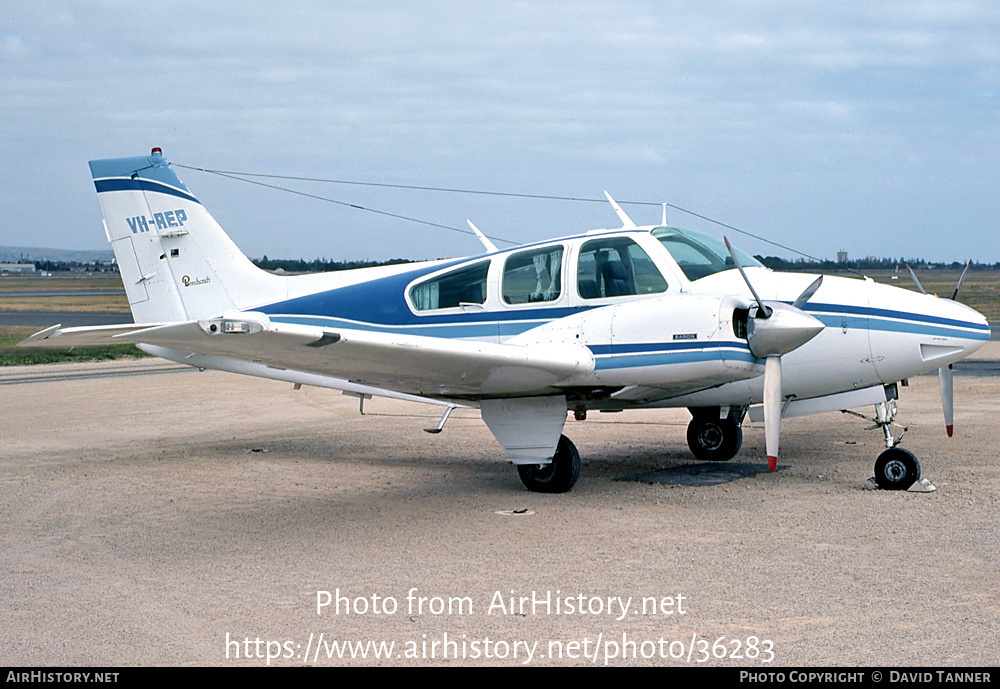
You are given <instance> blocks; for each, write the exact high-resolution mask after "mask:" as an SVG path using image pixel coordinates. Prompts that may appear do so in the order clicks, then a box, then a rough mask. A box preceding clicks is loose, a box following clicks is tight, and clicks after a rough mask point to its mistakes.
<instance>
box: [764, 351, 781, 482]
mask: <svg viewBox="0 0 1000 689" xmlns="http://www.w3.org/2000/svg"><path fill="white" fill-rule="evenodd" d="M780 437H781V357H780V356H769V357H767V359H765V360H764V447H765V448H766V450H767V468H768V469H770V470H771V471H777V470H778V441H779V439H780Z"/></svg>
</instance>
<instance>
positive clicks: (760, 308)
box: [722, 237, 771, 318]
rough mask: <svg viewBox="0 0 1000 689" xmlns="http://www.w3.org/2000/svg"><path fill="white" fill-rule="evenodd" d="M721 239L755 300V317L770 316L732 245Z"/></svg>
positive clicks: (727, 239)
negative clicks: (756, 314)
mask: <svg viewBox="0 0 1000 689" xmlns="http://www.w3.org/2000/svg"><path fill="white" fill-rule="evenodd" d="M722 239H723V240H724V241H725V242H726V248H727V249H729V255H730V256H732V257H733V263H734V264H736V269H737V270H739V271H740V275H742V276H743V282H745V283H747V287H749V288H750V294H752V295H753V298H754V299H755V300H756V301H757V307H758V311H757V313H758V314H759V315H758V316H757V318H770V316H771V309H769V308H768V307H766V306H764V302H763V301H762V300H761V298H760V297H759V296H758V295H757V290H755V289H754V288H753V285H751V284H750V278H748V277H747V274H746V271H745V270H743V264H742V263H740V259H739V257H737V256H736V252H735V251H733V245H732V244H730V243H729V238H728V237H723V238H722Z"/></svg>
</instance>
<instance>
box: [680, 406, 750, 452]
mask: <svg viewBox="0 0 1000 689" xmlns="http://www.w3.org/2000/svg"><path fill="white" fill-rule="evenodd" d="M690 411H691V415H692V417H693V418H692V419H691V423H689V424H688V429H687V441H688V447H690V448H691V452H693V453H694V456H695V459H700V460H702V461H705V462H725V461H727V460H730V459H732V458H733V457H735V456H736V453H737V452H739V451H740V448H741V447H742V446H743V429H742V428H741V427H740V422H741V421H742V420H743V412H744V410H743V409H735V408H734V409H731V410H730V411H729V413H728V414H727V415H726V416H725V417H724V418H719V417H720V412H719V409H718V408H717V407H713V408H709V409H691V410H690Z"/></svg>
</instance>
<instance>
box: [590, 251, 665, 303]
mask: <svg viewBox="0 0 1000 689" xmlns="http://www.w3.org/2000/svg"><path fill="white" fill-rule="evenodd" d="M576 284H577V290H578V291H579V293H580V296H581V297H583V298H584V299H600V298H601V297H621V296H628V295H636V294H640V295H641V294H657V293H659V292H665V291H666V290H667V282H666V280H664V279H663V275H661V274H660V271H659V270H658V269H657V267H656V265H654V263H653V261H652V260H651V259H650V258H649V255H648V254H647V253H646V252H645V251H643V249H642V247H640V246H639V245H638V244H636V243H635V242H634V241H632V240H631V239H629V238H628V237H608V238H604V239H593V240H591V241H589V242H587V243H585V244H584V245H583V246H582V247H581V248H580V258H579V261H578V263H577V272H576Z"/></svg>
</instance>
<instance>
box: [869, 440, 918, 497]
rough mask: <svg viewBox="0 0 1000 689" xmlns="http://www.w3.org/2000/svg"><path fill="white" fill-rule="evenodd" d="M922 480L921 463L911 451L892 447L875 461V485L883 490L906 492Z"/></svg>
mask: <svg viewBox="0 0 1000 689" xmlns="http://www.w3.org/2000/svg"><path fill="white" fill-rule="evenodd" d="M919 480H920V462H918V461H917V458H916V456H914V454H913V453H912V452H910V451H909V450H904V449H903V448H901V447H892V448H889V449H888V450H886V451H885V452H883V453H882V454H880V455H879V456H878V459H876V460H875V483H877V484H878V487H879V488H881V489H883V490H906V489H907V488H909V487H910V486H912V485H913V484H914V483H915V482H917V481H919Z"/></svg>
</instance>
